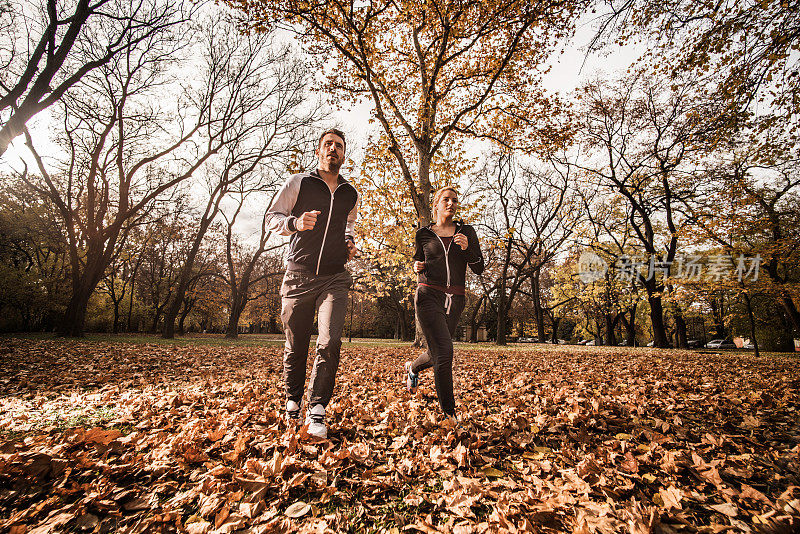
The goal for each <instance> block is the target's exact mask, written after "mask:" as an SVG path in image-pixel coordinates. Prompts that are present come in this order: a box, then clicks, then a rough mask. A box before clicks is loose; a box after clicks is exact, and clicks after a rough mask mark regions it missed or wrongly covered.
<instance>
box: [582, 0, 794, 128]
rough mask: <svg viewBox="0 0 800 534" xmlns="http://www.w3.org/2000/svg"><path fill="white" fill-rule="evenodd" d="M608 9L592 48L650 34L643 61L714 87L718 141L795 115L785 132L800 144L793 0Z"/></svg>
mask: <svg viewBox="0 0 800 534" xmlns="http://www.w3.org/2000/svg"><path fill="white" fill-rule="evenodd" d="M607 5H608V6H609V10H608V11H607V12H605V13H604V14H603V15H602V17H601V24H600V31H599V32H598V34H597V35H596V37H595V39H594V40H593V42H592V46H593V47H594V48H596V49H599V48H607V47H608V46H609V45H608V43H611V42H614V40H613V39H610V38H609V37H610V36H612V35H616V37H617V38H618V39H617V40H619V41H622V42H625V41H630V40H638V39H640V38H641V36H642V35H644V34H646V35H648V37H649V38H650V43H651V46H650V47H649V49H650V50H649V53H648V54H646V56H645V58H644V61H643V63H645V64H648V65H650V66H651V67H652V69H653V70H654V71H657V72H660V73H663V74H666V75H668V76H671V77H674V78H676V79H680V78H682V77H687V76H688V77H695V78H698V79H699V80H700V81H701V83H703V84H704V85H706V86H707V88H708V89H709V91H708V95H707V97H708V98H709V100H711V99H713V100H716V101H718V102H720V103H721V104H722V105H720V106H719V107H717V108H716V112H715V113H713V114H712V115H709V116H707V117H706V120H707V122H709V124H710V126H711V128H712V129H713V130H714V131H715V132H716V137H717V139H718V140H724V138H725V136H727V135H728V133H729V132H731V131H736V130H737V129H738V128H739V127H740V123H741V120H742V119H744V120H747V119H748V117H749V116H751V115H752V114H753V113H755V114H757V115H759V116H761V119H762V127H767V128H768V127H771V126H773V125H774V124H775V123H783V122H784V121H786V119H787V118H790V117H794V119H792V120H790V121H789V122H788V127H789V128H788V130H787V131H786V132H785V134H787V135H790V136H791V137H793V138H794V139H795V140H796V139H797V135H798V121H797V116H798V113H800V77H798V67H800V58H798V55H797V49H798V46H800V17H799V16H798V9H797V5H796V4H795V3H794V2H786V1H778V0H767V1H763V2H757V1H755V0H746V1H736V0H724V1H722V2H695V1H692V0H666V1H662V0H658V1H656V0H607ZM761 141H767V140H766V138H765V137H762V138H761ZM767 142H768V141H767Z"/></svg>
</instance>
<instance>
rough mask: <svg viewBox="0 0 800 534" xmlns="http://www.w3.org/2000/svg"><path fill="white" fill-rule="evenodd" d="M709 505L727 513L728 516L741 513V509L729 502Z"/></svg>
mask: <svg viewBox="0 0 800 534" xmlns="http://www.w3.org/2000/svg"><path fill="white" fill-rule="evenodd" d="M708 507H709V508H711V509H712V510H715V511H717V512H719V513H721V514H725V515H727V516H728V517H736V516H737V515H738V514H739V509H738V508H736V506H735V505H733V504H731V503H729V502H726V503H723V504H711V505H709V506H708Z"/></svg>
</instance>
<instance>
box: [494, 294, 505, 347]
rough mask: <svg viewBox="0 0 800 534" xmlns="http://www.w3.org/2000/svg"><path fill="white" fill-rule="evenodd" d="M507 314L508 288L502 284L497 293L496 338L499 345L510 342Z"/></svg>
mask: <svg viewBox="0 0 800 534" xmlns="http://www.w3.org/2000/svg"><path fill="white" fill-rule="evenodd" d="M507 316H508V310H507V309H506V288H505V285H502V286H501V287H500V291H498V293H497V339H496V340H495V343H496V344H497V345H507V344H508V341H507V339H506V317H507Z"/></svg>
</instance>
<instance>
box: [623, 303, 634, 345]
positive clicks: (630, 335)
mask: <svg viewBox="0 0 800 534" xmlns="http://www.w3.org/2000/svg"><path fill="white" fill-rule="evenodd" d="M626 313H630V314H631V319H630V321H629V320H628V319H626V318H625V314H624V313H623V314H622V315H620V319H621V320H622V324H623V325H624V326H625V342H626V343H627V345H628V346H629V347H635V346H636V304H634V305H633V307H631V308H629V309H628V311H627V312H626Z"/></svg>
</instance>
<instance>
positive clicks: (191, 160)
mask: <svg viewBox="0 0 800 534" xmlns="http://www.w3.org/2000/svg"><path fill="white" fill-rule="evenodd" d="M193 29H194V28H193V27H192V26H190V25H183V26H180V27H178V26H170V27H168V28H165V29H164V30H163V31H162V32H161V33H158V34H155V35H150V36H149V37H148V38H147V39H144V40H141V41H139V42H138V43H137V45H136V46H135V47H131V48H129V49H127V50H126V53H125V54H124V55H123V56H120V57H117V58H116V59H115V60H114V61H112V62H109V63H108V64H106V65H103V66H101V67H98V68H97V69H94V70H93V71H92V72H91V73H89V74H87V75H86V76H84V77H83V78H82V79H81V80H80V82H79V83H78V84H76V85H75V86H74V87H73V90H72V91H70V92H68V93H67V94H66V95H65V96H64V97H63V98H62V100H61V104H60V117H61V120H62V122H63V126H64V127H63V131H62V132H60V133H59V135H58V141H59V143H60V146H61V147H62V148H63V157H61V158H59V159H57V160H56V161H55V162H53V161H51V160H50V159H49V158H43V157H42V156H41V154H39V152H38V150H37V149H36V147H35V146H33V141H32V139H31V137H30V136H29V135H27V134H26V137H27V140H28V145H29V147H30V149H31V151H32V152H33V153H34V156H35V159H36V163H37V171H38V176H37V177H36V178H31V179H30V180H29V183H30V184H31V185H32V186H34V187H35V188H36V190H37V191H38V192H39V194H41V195H42V196H46V197H48V198H50V199H51V200H52V202H53V203H54V204H55V205H56V206H57V207H58V210H59V216H60V217H61V218H62V220H63V221H64V226H65V230H66V233H67V236H68V240H67V241H68V250H69V252H70V264H71V276H72V297H71V300H70V303H69V305H68V307H67V311H66V314H65V317H64V321H63V323H62V327H61V331H62V332H63V333H64V334H67V335H72V336H77V335H80V334H81V332H82V331H83V325H84V322H85V317H86V304H87V302H88V300H89V298H90V296H91V294H92V292H93V291H94V289H95V287H96V286H97V283H98V282H99V280H100V279H101V278H102V276H103V273H104V272H105V269H106V267H107V266H108V265H109V262H110V261H111V260H112V258H113V257H114V256H115V255H116V254H117V253H118V252H119V247H118V244H119V242H120V238H121V236H123V235H124V234H125V233H126V232H128V231H130V228H132V227H133V226H135V225H136V224H137V221H138V220H139V218H141V217H142V216H143V214H144V213H146V212H147V210H148V209H150V207H151V206H153V205H154V203H156V202H158V201H159V200H160V199H163V198H164V196H165V195H167V194H168V193H169V192H170V191H173V190H174V189H175V188H176V187H177V186H178V185H179V184H181V183H184V182H186V181H187V180H188V179H189V178H190V177H192V176H193V175H194V173H195V171H197V169H199V168H200V167H202V166H203V165H204V164H205V163H206V161H207V160H208V159H209V158H210V157H211V156H213V155H214V154H217V153H219V152H220V151H221V150H223V148H224V147H226V146H228V145H229V144H230V143H232V142H234V141H235V140H236V137H235V136H231V135H229V134H230V128H231V127H232V126H233V122H232V121H230V120H228V116H229V114H230V110H229V109H228V108H227V107H226V105H225V103H226V102H227V101H228V96H229V94H230V92H231V91H232V90H233V88H235V87H236V86H237V84H241V83H247V82H246V81H242V80H240V79H237V78H236V71H235V70H224V69H223V70H222V71H221V72H220V71H218V70H215V69H214V68H203V64H202V62H200V61H197V62H195V63H194V64H191V61H193V60H192V59H191V58H190V57H187V56H186V55H184V54H183V52H184V51H185V50H186V49H187V48H186V47H188V46H189V45H190V44H191V43H192V42H193V39H194V38H195V36H196V33H195V32H194V31H192V30H193ZM97 30H98V31H101V32H102V30H103V28H97ZM142 31H144V30H142ZM212 59H213V60H214V61H217V62H219V61H223V58H220V57H218V56H217V57H215V58H212ZM217 64H218V63H217ZM177 68H194V71H193V72H195V73H199V74H198V75H197V76H196V77H195V78H194V79H193V83H187V84H182V83H181V81H180V80H179V79H176V77H175V74H176V71H175V70H171V69H177ZM170 91H172V92H173V93H174V94H175V95H176V97H175V98H174V99H166V100H165V99H161V98H160V97H161V96H163V95H164V94H166V93H168V92H170Z"/></svg>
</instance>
